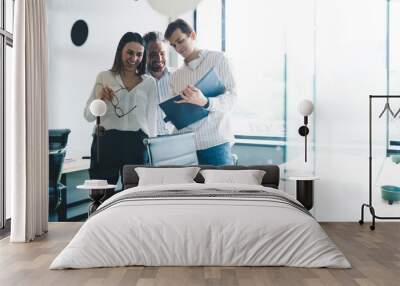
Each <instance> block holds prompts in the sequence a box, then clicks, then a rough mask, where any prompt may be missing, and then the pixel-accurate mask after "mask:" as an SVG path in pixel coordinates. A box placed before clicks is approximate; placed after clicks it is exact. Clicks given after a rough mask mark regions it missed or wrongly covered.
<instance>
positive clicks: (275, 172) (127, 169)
mask: <svg viewBox="0 0 400 286" xmlns="http://www.w3.org/2000/svg"><path fill="white" fill-rule="evenodd" d="M136 167H146V168H183V167H188V166H176V165H174V166H159V167H155V166H147V165H146V166H143V165H125V166H124V168H123V172H122V184H123V189H124V190H125V189H129V188H133V187H136V186H137V185H138V183H139V176H138V174H137V173H136V171H135V168H136ZM198 167H200V168H201V169H202V170H206V169H219V170H263V171H265V175H264V177H263V179H262V182H261V184H262V185H263V186H265V187H271V188H275V189H278V186H279V167H278V166H277V165H252V166H220V167H214V166H202V165H200V166H198ZM194 180H195V181H196V182H197V183H204V178H203V176H202V175H201V174H200V172H199V173H198V174H197V176H196V177H195V178H194Z"/></svg>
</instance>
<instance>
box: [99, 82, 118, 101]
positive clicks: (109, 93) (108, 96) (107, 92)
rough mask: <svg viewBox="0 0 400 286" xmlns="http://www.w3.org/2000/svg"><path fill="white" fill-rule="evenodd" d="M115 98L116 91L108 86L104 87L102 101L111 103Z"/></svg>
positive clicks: (101, 94)
mask: <svg viewBox="0 0 400 286" xmlns="http://www.w3.org/2000/svg"><path fill="white" fill-rule="evenodd" d="M114 96H115V93H114V91H113V90H112V89H111V88H109V87H108V86H105V87H103V88H102V89H101V91H100V99H101V100H108V101H111V100H112V99H113V97H114Z"/></svg>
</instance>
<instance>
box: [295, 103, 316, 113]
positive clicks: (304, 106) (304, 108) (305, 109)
mask: <svg viewBox="0 0 400 286" xmlns="http://www.w3.org/2000/svg"><path fill="white" fill-rule="evenodd" d="M297 110H298V111H299V112H300V114H301V115H303V116H308V115H310V114H311V113H312V112H313V110H314V105H313V103H312V102H311V101H309V100H307V99H304V100H302V101H300V103H299V105H298V106H297Z"/></svg>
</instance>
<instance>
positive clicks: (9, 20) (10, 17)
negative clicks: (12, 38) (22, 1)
mask: <svg viewBox="0 0 400 286" xmlns="http://www.w3.org/2000/svg"><path fill="white" fill-rule="evenodd" d="M5 6H6V7H5V8H6V10H5V12H6V30H7V31H8V32H10V33H13V28H14V0H5Z"/></svg>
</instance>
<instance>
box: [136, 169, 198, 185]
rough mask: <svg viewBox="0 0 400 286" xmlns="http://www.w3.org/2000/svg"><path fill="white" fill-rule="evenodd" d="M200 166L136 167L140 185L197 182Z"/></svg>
mask: <svg viewBox="0 0 400 286" xmlns="http://www.w3.org/2000/svg"><path fill="white" fill-rule="evenodd" d="M199 170H200V168H199V167H184V168H144V167H137V168H135V171H136V173H137V174H138V176H139V184H138V186H150V185H168V184H187V183H195V181H193V179H194V178H195V177H196V175H197V173H198V172H199Z"/></svg>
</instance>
